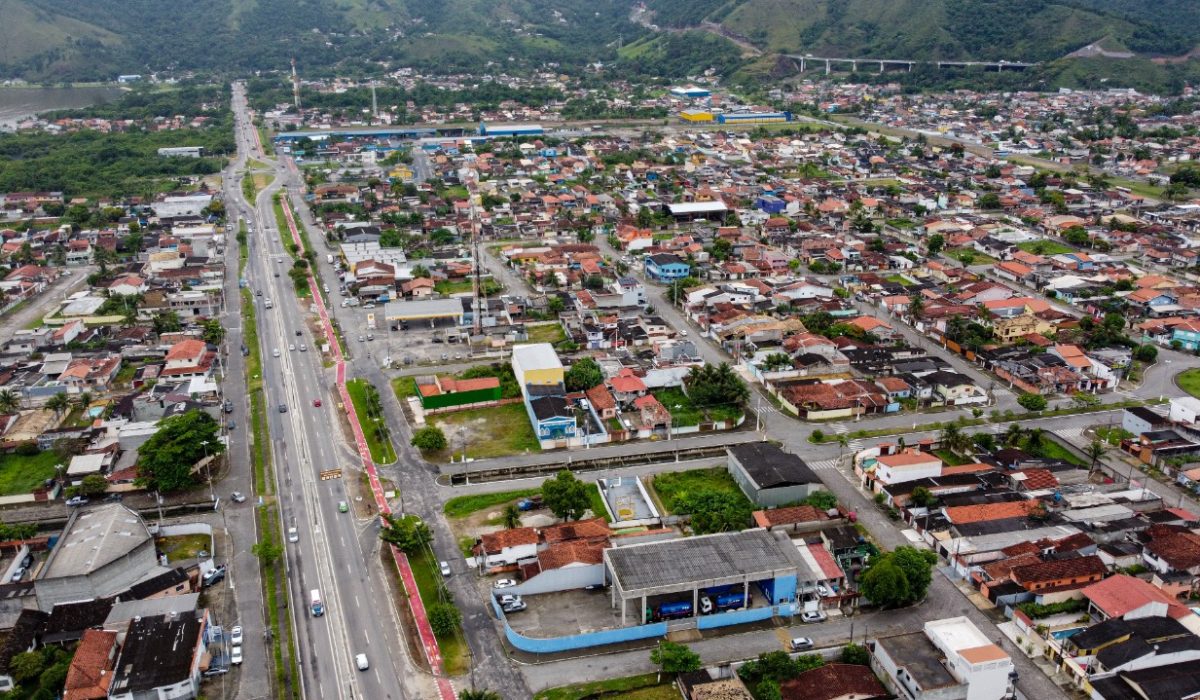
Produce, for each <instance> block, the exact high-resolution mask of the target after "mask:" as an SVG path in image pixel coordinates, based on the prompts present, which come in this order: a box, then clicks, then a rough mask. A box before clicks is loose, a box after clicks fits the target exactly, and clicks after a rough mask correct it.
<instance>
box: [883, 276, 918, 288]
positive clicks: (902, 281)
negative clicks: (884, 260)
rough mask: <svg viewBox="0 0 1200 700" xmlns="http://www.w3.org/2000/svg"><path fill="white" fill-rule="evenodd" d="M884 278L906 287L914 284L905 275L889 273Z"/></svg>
mask: <svg viewBox="0 0 1200 700" xmlns="http://www.w3.org/2000/svg"><path fill="white" fill-rule="evenodd" d="M884 279H885V280H887V281H888V282H892V283H895V284H898V285H901V286H904V287H909V286H912V280H910V279H908V278H907V277H905V276H904V275H888V276H887V277H884Z"/></svg>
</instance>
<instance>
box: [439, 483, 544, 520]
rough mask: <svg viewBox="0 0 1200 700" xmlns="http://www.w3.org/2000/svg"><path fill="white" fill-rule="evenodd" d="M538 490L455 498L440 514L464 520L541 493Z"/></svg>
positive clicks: (500, 492) (479, 494)
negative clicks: (488, 509) (481, 512)
mask: <svg viewBox="0 0 1200 700" xmlns="http://www.w3.org/2000/svg"><path fill="white" fill-rule="evenodd" d="M541 492H542V490H541V489H540V488H536V489H520V490H517V491H498V492H496V493H477V494H473V495H470V496H455V497H454V498H451V499H450V500H448V501H446V505H444V506H442V512H443V513H445V514H446V515H448V516H450V517H451V518H465V517H466V516H468V515H470V514H471V513H475V512H478V511H481V510H484V509H487V508H492V507H495V506H502V505H506V504H508V503H509V502H511V501H515V500H517V499H518V498H529V497H530V496H536V495H537V494H539V493H541Z"/></svg>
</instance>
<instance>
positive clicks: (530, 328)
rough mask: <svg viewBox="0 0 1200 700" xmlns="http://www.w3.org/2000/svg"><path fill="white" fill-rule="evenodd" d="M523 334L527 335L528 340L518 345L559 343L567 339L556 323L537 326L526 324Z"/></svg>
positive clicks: (564, 332) (561, 328)
mask: <svg viewBox="0 0 1200 700" xmlns="http://www.w3.org/2000/svg"><path fill="white" fill-rule="evenodd" d="M525 332H526V333H527V334H528V335H529V339H528V340H523V341H521V342H520V343H517V344H518V345H523V344H525V343H550V344H552V345H553V344H554V343H560V342H562V341H564V340H566V339H567V333H566V331H564V330H563V327H562V326H561V325H559V324H558V323H543V324H539V325H536V326H535V325H533V324H526V326H525Z"/></svg>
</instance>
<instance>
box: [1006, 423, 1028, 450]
mask: <svg viewBox="0 0 1200 700" xmlns="http://www.w3.org/2000/svg"><path fill="white" fill-rule="evenodd" d="M1024 435H1025V429H1024V428H1022V427H1021V425H1020V423H1009V424H1008V430H1005V431H1004V444H1005V445H1008V446H1009V447H1015V446H1016V445H1019V444H1021V438H1022V437H1024Z"/></svg>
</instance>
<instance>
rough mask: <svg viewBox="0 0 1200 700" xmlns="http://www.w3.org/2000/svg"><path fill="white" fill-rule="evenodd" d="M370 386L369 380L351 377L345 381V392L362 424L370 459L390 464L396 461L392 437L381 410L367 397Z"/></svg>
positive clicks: (369, 392)
mask: <svg viewBox="0 0 1200 700" xmlns="http://www.w3.org/2000/svg"><path fill="white" fill-rule="evenodd" d="M372 388H373V387H371V384H370V382H368V381H366V380H365V379H351V380H350V381H348V382H346V392H347V393H348V394H350V400H351V401H352V402H354V413H355V415H357V416H358V422H359V423H360V424H361V425H362V431H363V436H364V437H366V439H367V449H369V450H370V451H371V459H372V460H374V461H375V462H377V463H379V464H391V463H392V462H395V461H396V450H395V448H393V447H392V438H391V436H390V435H389V434H388V431H387V424H386V423H385V422H384V420H383V415H382V413H383V412H382V411H381V410H379V406H378V405H377V403H372V402H371V400H370V398H369V397H370V394H371V391H370V389H372Z"/></svg>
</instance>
